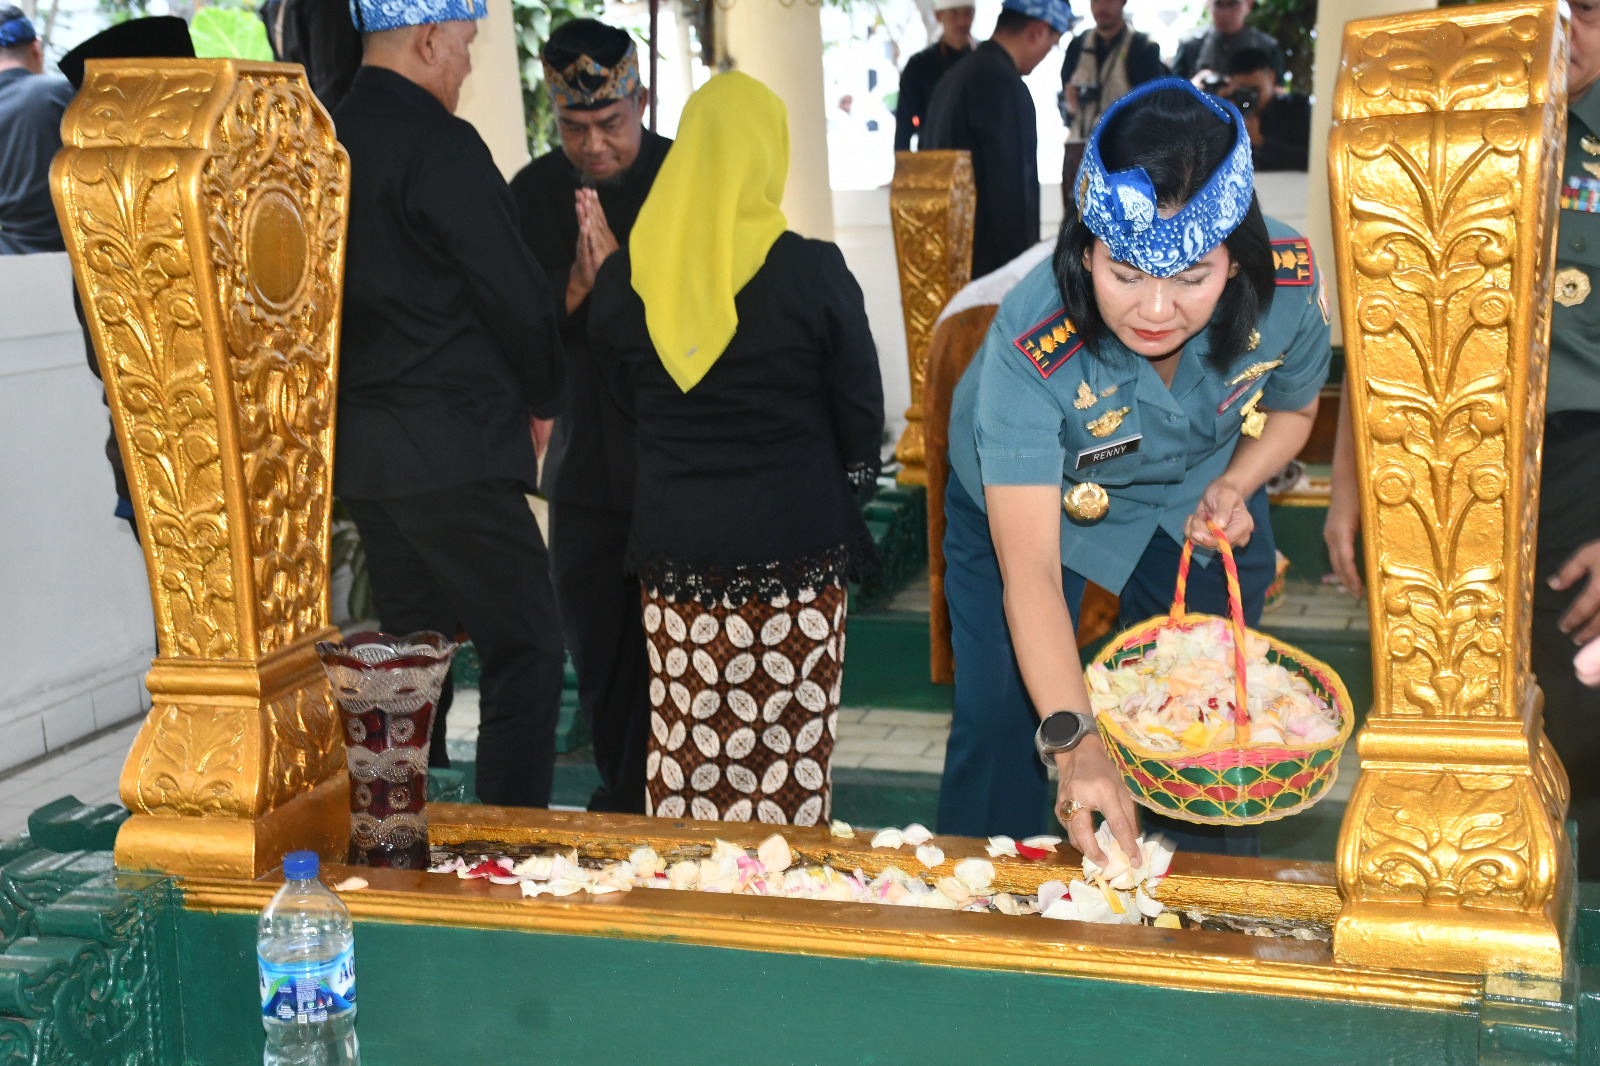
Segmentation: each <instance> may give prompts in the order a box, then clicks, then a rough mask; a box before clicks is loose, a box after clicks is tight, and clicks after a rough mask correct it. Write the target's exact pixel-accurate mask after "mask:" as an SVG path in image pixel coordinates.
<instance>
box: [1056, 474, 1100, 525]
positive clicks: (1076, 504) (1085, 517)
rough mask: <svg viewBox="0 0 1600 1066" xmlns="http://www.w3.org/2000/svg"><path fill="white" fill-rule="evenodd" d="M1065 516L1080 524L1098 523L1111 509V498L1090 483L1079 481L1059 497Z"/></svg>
mask: <svg viewBox="0 0 1600 1066" xmlns="http://www.w3.org/2000/svg"><path fill="white" fill-rule="evenodd" d="M1061 506H1062V508H1063V509H1065V510H1066V512H1067V514H1069V515H1071V516H1072V517H1073V518H1075V519H1077V520H1078V521H1080V522H1098V521H1100V519H1102V518H1104V517H1105V516H1106V512H1107V511H1108V510H1110V509H1111V497H1110V496H1107V495H1106V490H1105V489H1103V488H1101V487H1100V486H1099V485H1096V484H1095V483H1094V482H1092V481H1080V482H1078V483H1077V484H1076V485H1074V486H1072V488H1070V489H1068V490H1067V491H1066V493H1065V494H1064V495H1063V496H1062V497H1061Z"/></svg>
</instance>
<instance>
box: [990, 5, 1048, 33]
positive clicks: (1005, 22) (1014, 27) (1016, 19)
mask: <svg viewBox="0 0 1600 1066" xmlns="http://www.w3.org/2000/svg"><path fill="white" fill-rule="evenodd" d="M1043 21H1044V19H1038V18H1034V17H1033V16H1032V15H1024V14H1023V13H1022V12H1020V11H1013V10H1012V9H1011V8H1009V7H1003V8H1001V9H1000V17H999V18H997V19H995V23H994V32H995V33H996V34H1004V35H1007V36H1014V35H1016V34H1019V33H1026V32H1027V30H1028V27H1029V26H1031V25H1033V24H1034V23H1035V22H1043Z"/></svg>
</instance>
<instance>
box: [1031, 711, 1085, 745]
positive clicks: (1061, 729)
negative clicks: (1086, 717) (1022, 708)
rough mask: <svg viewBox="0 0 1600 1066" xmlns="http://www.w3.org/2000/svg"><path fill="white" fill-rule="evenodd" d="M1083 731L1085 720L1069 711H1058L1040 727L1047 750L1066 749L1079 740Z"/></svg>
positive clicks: (1041, 736)
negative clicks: (1079, 735)
mask: <svg viewBox="0 0 1600 1066" xmlns="http://www.w3.org/2000/svg"><path fill="white" fill-rule="evenodd" d="M1082 731H1083V719H1081V718H1079V717H1078V716H1077V715H1075V714H1072V713H1071V712H1069V711H1057V712H1056V713H1055V714H1052V715H1051V716H1050V717H1048V718H1046V719H1045V720H1044V721H1043V722H1042V723H1041V724H1040V727H1039V732H1040V738H1041V739H1042V740H1043V741H1044V744H1045V747H1047V748H1065V747H1067V746H1068V745H1069V744H1071V743H1072V742H1073V741H1075V740H1077V739H1078V734H1079V733H1080V732H1082Z"/></svg>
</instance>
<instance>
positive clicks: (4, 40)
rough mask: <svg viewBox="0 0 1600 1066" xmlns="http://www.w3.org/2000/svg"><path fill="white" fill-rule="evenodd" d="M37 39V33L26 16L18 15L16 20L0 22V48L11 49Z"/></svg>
mask: <svg viewBox="0 0 1600 1066" xmlns="http://www.w3.org/2000/svg"><path fill="white" fill-rule="evenodd" d="M38 39H39V32H38V31H37V30H35V29H34V28H33V23H32V22H30V21H28V16H27V15H18V16H17V17H16V18H10V19H6V20H5V21H4V22H0V48H12V47H14V46H16V45H19V44H27V43H28V42H29V41H36V40H38Z"/></svg>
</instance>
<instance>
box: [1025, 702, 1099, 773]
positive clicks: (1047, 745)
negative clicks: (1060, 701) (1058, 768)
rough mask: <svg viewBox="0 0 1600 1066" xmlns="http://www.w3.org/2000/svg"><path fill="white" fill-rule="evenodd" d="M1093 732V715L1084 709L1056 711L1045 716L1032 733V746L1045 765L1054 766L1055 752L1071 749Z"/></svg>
mask: <svg viewBox="0 0 1600 1066" xmlns="http://www.w3.org/2000/svg"><path fill="white" fill-rule="evenodd" d="M1093 732H1094V715H1092V714H1089V713H1088V712H1086V711H1057V712H1055V713H1054V714H1052V715H1048V716H1046V718H1045V720H1044V721H1042V722H1040V723H1039V729H1038V731H1037V732H1035V733H1034V734H1033V748H1034V750H1035V751H1037V752H1038V753H1039V759H1040V761H1041V762H1043V763H1044V764H1045V765H1046V766H1054V765H1055V758H1054V756H1056V755H1057V754H1059V753H1060V752H1063V751H1071V750H1072V749H1073V748H1076V747H1077V746H1078V745H1079V744H1081V743H1083V738H1084V737H1086V736H1088V735H1089V734H1091V733H1093Z"/></svg>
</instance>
